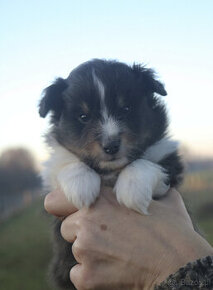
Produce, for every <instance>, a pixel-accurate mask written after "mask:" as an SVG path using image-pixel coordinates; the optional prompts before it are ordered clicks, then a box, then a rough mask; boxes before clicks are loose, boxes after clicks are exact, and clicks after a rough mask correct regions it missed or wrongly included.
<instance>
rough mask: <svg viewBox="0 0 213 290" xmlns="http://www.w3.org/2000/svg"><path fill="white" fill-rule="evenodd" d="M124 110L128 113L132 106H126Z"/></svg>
mask: <svg viewBox="0 0 213 290" xmlns="http://www.w3.org/2000/svg"><path fill="white" fill-rule="evenodd" d="M122 109H123V111H124V112H126V113H128V112H129V110H130V107H129V106H125V107H123V108H122Z"/></svg>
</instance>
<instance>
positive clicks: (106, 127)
mask: <svg viewBox="0 0 213 290" xmlns="http://www.w3.org/2000/svg"><path fill="white" fill-rule="evenodd" d="M102 130H103V133H104V135H105V136H106V137H111V136H116V135H118V134H119V132H120V128H119V124H118V122H117V121H116V120H115V119H113V118H112V117H107V118H106V119H105V118H104V122H103V123H102Z"/></svg>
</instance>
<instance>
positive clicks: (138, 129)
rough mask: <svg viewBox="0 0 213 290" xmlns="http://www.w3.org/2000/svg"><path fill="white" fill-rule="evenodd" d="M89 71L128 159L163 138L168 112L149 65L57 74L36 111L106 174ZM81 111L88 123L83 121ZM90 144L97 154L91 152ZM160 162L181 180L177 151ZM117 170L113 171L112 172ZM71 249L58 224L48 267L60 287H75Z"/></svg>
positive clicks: (174, 180)
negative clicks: (116, 124) (118, 130)
mask: <svg viewBox="0 0 213 290" xmlns="http://www.w3.org/2000/svg"><path fill="white" fill-rule="evenodd" d="M94 73H95V75H96V76H97V77H98V78H99V79H100V80H101V82H102V83H103V84H104V87H105V105H106V107H107V109H108V111H109V112H110V115H111V116H112V117H113V118H114V119H115V120H117V121H118V122H119V124H120V125H121V127H122V128H123V131H122V133H121V134H120V135H121V136H120V139H121V140H122V138H126V140H128V142H129V145H131V146H129V148H130V149H128V151H127V154H126V155H127V156H126V157H127V158H128V163H130V162H132V161H134V160H136V159H138V158H140V157H141V156H143V153H144V151H145V150H146V149H147V148H148V147H149V146H151V145H153V144H155V143H156V142H157V141H159V140H161V139H162V138H163V137H165V136H166V134H167V126H168V120H167V114H166V109H165V106H164V104H163V102H162V100H161V99H159V96H158V95H162V96H165V95H166V94H167V93H166V90H165V88H164V86H163V84H161V83H160V82H159V81H158V80H157V79H156V75H155V73H154V71H153V70H151V69H147V68H145V67H144V66H141V65H133V66H132V67H131V66H128V65H126V64H123V63H120V62H117V61H106V60H98V59H95V60H92V61H89V62H86V63H84V64H82V65H80V66H79V67H77V68H76V69H74V70H73V71H72V72H71V74H70V75H69V77H68V78H67V79H61V78H59V79H57V80H56V82H55V83H54V84H53V85H51V86H50V87H48V88H47V89H46V91H45V95H44V98H43V99H42V100H41V102H40V110H39V113H40V115H41V117H45V116H46V115H47V113H48V112H49V111H51V113H52V118H51V123H52V125H53V127H52V132H51V135H52V136H53V137H54V138H55V139H56V140H57V141H58V142H59V143H60V144H61V145H63V146H64V147H66V148H67V149H68V150H69V151H71V152H72V153H75V154H76V155H77V156H78V157H79V158H80V159H81V160H82V161H83V162H85V163H86V164H87V165H88V166H90V167H92V168H93V169H94V170H96V171H97V172H98V173H99V174H101V175H105V174H108V173H111V172H112V169H110V168H101V167H100V161H102V158H105V157H103V154H102V151H103V147H104V143H103V142H104V141H103V136H102V134H101V130H100V128H99V124H100V122H101V118H102V116H101V114H100V109H101V108H100V96H99V93H98V91H97V86H95V84H94ZM157 94H158V95H157ZM126 108H128V110H127V109H126ZM82 114H84V115H86V117H87V118H89V121H86V122H85V121H82V119H81V118H80V116H81V115H82ZM88 140H89V141H88ZM95 146H96V148H97V147H98V148H99V149H98V150H99V151H98V152H95V151H93V150H94V149H93V148H94V147H95ZM96 151H97V150H96ZM106 158H107V157H106ZM159 165H161V166H162V167H163V168H164V169H165V171H166V172H167V173H168V183H169V184H170V185H171V186H177V185H178V184H179V183H180V182H181V176H182V171H183V166H182V162H181V159H180V157H179V156H178V153H177V152H175V153H172V154H170V155H169V156H167V157H166V158H164V159H163V160H161V161H160V162H159ZM121 170H122V168H119V169H117V170H115V171H114V175H115V176H117V175H118V174H119V172H120V171H121ZM71 247H72V245H71V244H69V243H67V242H65V241H64V240H63V239H62V237H61V236H60V222H57V223H56V229H55V256H54V259H53V263H52V270H51V271H52V277H53V279H54V280H55V281H56V284H57V285H58V286H60V287H62V288H65V289H75V288H74V286H73V285H72V284H71V282H70V280H69V272H70V268H71V267H72V266H73V265H74V264H75V260H74V258H73V256H72V248H71ZM72 287H73V288H72Z"/></svg>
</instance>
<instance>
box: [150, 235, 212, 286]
mask: <svg viewBox="0 0 213 290" xmlns="http://www.w3.org/2000/svg"><path fill="white" fill-rule="evenodd" d="M211 255H213V248H212V247H211V245H210V244H209V243H208V242H207V241H206V240H204V239H203V238H202V237H201V236H200V235H199V234H198V233H197V232H195V231H194V230H193V232H192V233H190V240H188V239H186V241H185V243H180V247H179V248H178V251H175V254H174V256H173V258H171V257H167V259H168V261H167V262H164V263H162V271H161V273H160V274H159V275H158V276H157V277H156V279H155V281H154V283H153V286H154V285H159V284H160V283H161V282H163V281H164V280H165V279H166V278H167V277H168V276H169V275H171V274H174V273H176V272H177V271H178V270H179V269H180V268H181V267H184V266H185V265H186V264H188V263H190V262H194V261H196V260H198V259H200V258H203V257H207V256H211ZM165 265H167V266H166V267H165Z"/></svg>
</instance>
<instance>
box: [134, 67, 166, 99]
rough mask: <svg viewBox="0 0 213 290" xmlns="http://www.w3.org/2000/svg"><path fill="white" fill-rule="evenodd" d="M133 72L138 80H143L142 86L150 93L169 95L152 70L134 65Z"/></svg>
mask: <svg viewBox="0 0 213 290" xmlns="http://www.w3.org/2000/svg"><path fill="white" fill-rule="evenodd" d="M132 70H133V72H134V73H135V75H136V76H137V78H139V79H140V80H141V84H142V85H143V87H144V89H145V90H146V91H147V92H148V93H157V94H159V95H161V96H166V95H167V92H166V90H165V88H164V85H163V84H162V83H161V82H159V81H158V80H156V76H155V72H154V71H153V70H152V69H148V68H145V67H144V66H142V65H139V64H134V65H133V67H132Z"/></svg>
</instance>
